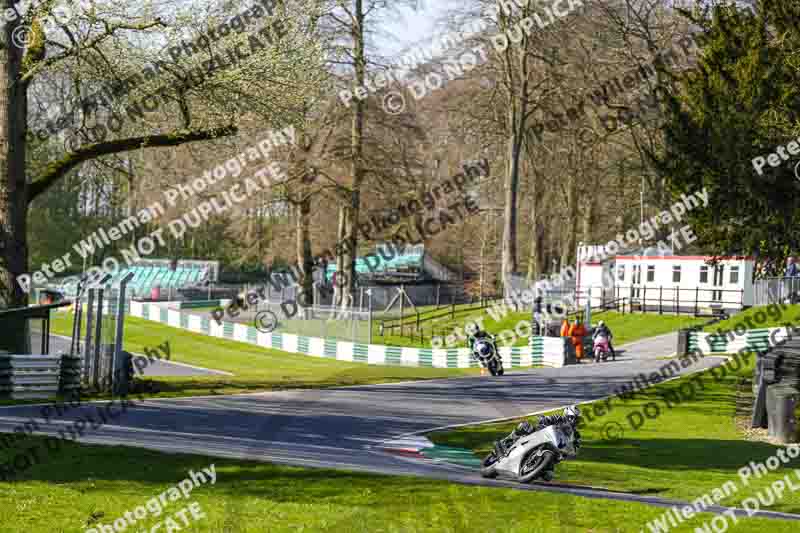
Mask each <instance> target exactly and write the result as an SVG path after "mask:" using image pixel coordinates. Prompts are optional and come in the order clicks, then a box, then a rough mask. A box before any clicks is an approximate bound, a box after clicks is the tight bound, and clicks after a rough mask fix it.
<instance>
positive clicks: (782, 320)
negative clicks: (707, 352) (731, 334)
mask: <svg viewBox="0 0 800 533" xmlns="http://www.w3.org/2000/svg"><path fill="white" fill-rule="evenodd" d="M787 322H788V323H790V324H800V305H761V306H758V307H751V308H750V309H747V310H745V311H742V312H741V313H738V314H736V315H733V316H732V317H730V318H729V319H727V320H722V321H720V322H718V323H716V324H712V325H710V326H706V327H705V328H703V331H707V332H709V333H716V332H718V331H734V330H735V329H736V327H737V326H739V330H740V331H741V329H742V328H744V329H761V328H778V327H782V326H785V325H786V323H787Z"/></svg>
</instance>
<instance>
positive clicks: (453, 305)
mask: <svg viewBox="0 0 800 533" xmlns="http://www.w3.org/2000/svg"><path fill="white" fill-rule="evenodd" d="M455 317H456V303H455V302H452V303H451V304H450V319H453V318H455Z"/></svg>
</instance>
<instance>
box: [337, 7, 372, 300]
mask: <svg viewBox="0 0 800 533" xmlns="http://www.w3.org/2000/svg"><path fill="white" fill-rule="evenodd" d="M354 14H355V23H354V25H353V28H352V30H353V32H352V36H353V48H354V51H355V55H354V58H353V60H354V66H355V71H356V79H355V82H356V86H357V87H362V86H363V85H364V82H365V80H366V71H367V61H366V55H365V51H364V46H365V42H364V19H365V13H364V6H363V0H355V13H354ZM365 103H366V102H365V100H362V99H359V98H357V99H356V101H355V103H354V105H353V122H352V131H351V141H350V143H351V144H350V148H351V159H350V171H351V174H352V176H353V187H352V190H351V191H350V205H349V206H348V209H347V211H346V217H345V235H346V237H345V243H346V251H345V265H346V266H347V273H348V275H347V280H346V281H347V285H346V294H347V295H348V296H349V297H345V298H343V299H342V306H343V307H347V306H348V305H349V303H350V300H351V298H352V296H353V295H354V294H355V292H356V258H357V257H358V215H359V208H360V205H361V197H360V195H361V181H362V180H363V177H364V164H363V156H364V113H365Z"/></svg>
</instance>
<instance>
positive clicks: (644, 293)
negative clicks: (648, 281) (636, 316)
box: [639, 285, 647, 314]
mask: <svg viewBox="0 0 800 533" xmlns="http://www.w3.org/2000/svg"><path fill="white" fill-rule="evenodd" d="M646 307H647V285H645V286H644V287H642V307H641V309H639V311H641V312H642V314H644V310H645V308H646Z"/></svg>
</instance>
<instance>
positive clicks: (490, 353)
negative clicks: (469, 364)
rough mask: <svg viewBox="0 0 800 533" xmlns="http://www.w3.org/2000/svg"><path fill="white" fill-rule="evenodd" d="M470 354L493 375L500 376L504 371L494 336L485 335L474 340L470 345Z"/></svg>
mask: <svg viewBox="0 0 800 533" xmlns="http://www.w3.org/2000/svg"><path fill="white" fill-rule="evenodd" d="M472 356H473V357H474V358H475V359H477V360H478V362H480V363H481V365H483V367H484V368H488V369H489V372H490V373H491V374H492V375H493V376H502V375H503V374H504V373H505V370H504V369H503V359H502V358H501V357H500V353H499V352H498V351H497V344H496V343H495V340H494V336H492V335H487V336H486V337H481V338H479V339H476V340H475V343H474V344H473V345H472Z"/></svg>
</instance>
